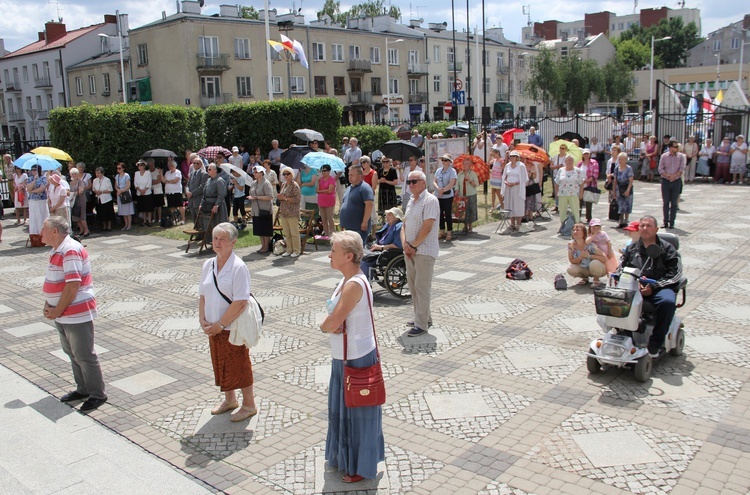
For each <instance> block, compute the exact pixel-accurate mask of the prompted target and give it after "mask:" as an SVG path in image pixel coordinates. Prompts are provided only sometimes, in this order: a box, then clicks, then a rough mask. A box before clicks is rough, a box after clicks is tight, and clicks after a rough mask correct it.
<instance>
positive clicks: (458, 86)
mask: <svg viewBox="0 0 750 495" xmlns="http://www.w3.org/2000/svg"><path fill="white" fill-rule="evenodd" d="M453 89H454V90H455V91H461V90H462V89H464V82H463V81H462V80H461V79H459V78H456V82H454V83H453Z"/></svg>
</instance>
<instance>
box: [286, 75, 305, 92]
mask: <svg viewBox="0 0 750 495" xmlns="http://www.w3.org/2000/svg"><path fill="white" fill-rule="evenodd" d="M289 84H291V85H292V93H297V94H299V93H304V92H305V78H304V77H302V76H292V77H291V79H290V81H289Z"/></svg>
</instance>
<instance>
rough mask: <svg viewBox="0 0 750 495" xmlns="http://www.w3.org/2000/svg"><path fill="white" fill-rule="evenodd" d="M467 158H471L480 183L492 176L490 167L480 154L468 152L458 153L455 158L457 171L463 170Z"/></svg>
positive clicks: (472, 167) (454, 166) (472, 166)
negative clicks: (469, 153)
mask: <svg viewBox="0 0 750 495" xmlns="http://www.w3.org/2000/svg"><path fill="white" fill-rule="evenodd" d="M467 158H468V159H469V160H471V169H472V170H473V171H474V173H476V174H477V178H478V179H479V183H480V184H481V183H482V182H487V180H489V178H490V167H489V165H487V164H486V163H485V161H484V160H482V159H481V158H479V157H478V156H474V155H468V154H463V155H458V157H456V159H454V160H453V168H455V169H456V172H461V171H462V170H463V169H464V160H465V159H467Z"/></svg>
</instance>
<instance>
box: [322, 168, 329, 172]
mask: <svg viewBox="0 0 750 495" xmlns="http://www.w3.org/2000/svg"><path fill="white" fill-rule="evenodd" d="M321 172H330V170H328V169H325V168H324V169H323V170H321Z"/></svg>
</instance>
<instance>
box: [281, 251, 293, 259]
mask: <svg viewBox="0 0 750 495" xmlns="http://www.w3.org/2000/svg"><path fill="white" fill-rule="evenodd" d="M291 255H292V253H287V252H284V253H282V255H281V257H282V258H286V257H287V256H291Z"/></svg>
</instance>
